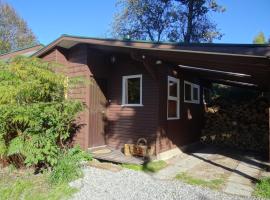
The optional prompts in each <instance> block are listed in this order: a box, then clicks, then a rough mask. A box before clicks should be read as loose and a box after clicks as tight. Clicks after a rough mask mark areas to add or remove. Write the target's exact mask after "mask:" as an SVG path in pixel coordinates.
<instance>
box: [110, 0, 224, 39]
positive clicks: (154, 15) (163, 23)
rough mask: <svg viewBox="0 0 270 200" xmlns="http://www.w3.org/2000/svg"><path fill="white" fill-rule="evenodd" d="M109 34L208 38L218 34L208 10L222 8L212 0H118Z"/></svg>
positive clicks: (221, 10)
mask: <svg viewBox="0 0 270 200" xmlns="http://www.w3.org/2000/svg"><path fill="white" fill-rule="evenodd" d="M117 5H118V6H120V11H119V12H118V13H117V15H116V17H115V19H114V23H113V35H114V36H115V37H117V38H121V37H122V38H123V37H125V36H129V37H130V38H132V39H137V40H151V41H156V42H160V41H164V40H170V41H174V42H175V41H180V42H187V43H190V42H212V41H213V39H220V38H221V37H222V34H221V33H220V32H219V31H218V29H217V25H216V24H215V23H214V22H212V20H210V17H209V12H210V11H213V12H224V11H225V9H224V7H222V6H220V5H218V4H217V3H216V1H215V0H119V1H118V4H117Z"/></svg>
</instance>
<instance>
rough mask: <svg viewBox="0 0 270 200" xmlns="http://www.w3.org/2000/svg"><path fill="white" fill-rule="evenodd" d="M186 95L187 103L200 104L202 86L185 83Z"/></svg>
mask: <svg viewBox="0 0 270 200" xmlns="http://www.w3.org/2000/svg"><path fill="white" fill-rule="evenodd" d="M184 94H185V99H184V101H185V102H186V103H197V104H199V103H200V86H199V85H197V84H194V83H190V82H188V81H184Z"/></svg>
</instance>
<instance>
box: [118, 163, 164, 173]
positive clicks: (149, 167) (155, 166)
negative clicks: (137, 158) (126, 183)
mask: <svg viewBox="0 0 270 200" xmlns="http://www.w3.org/2000/svg"><path fill="white" fill-rule="evenodd" d="M166 166H167V163H166V162H165V161H163V160H159V161H153V162H148V163H145V164H144V165H136V164H122V167H124V168H128V169H132V170H135V171H145V172H154V173H155V172H158V171H159V170H161V169H163V168H165V167H166Z"/></svg>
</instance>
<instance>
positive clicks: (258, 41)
mask: <svg viewBox="0 0 270 200" xmlns="http://www.w3.org/2000/svg"><path fill="white" fill-rule="evenodd" d="M266 43H267V42H266V39H265V36H264V33H263V32H260V33H259V34H258V35H256V36H255V37H254V39H253V44H266Z"/></svg>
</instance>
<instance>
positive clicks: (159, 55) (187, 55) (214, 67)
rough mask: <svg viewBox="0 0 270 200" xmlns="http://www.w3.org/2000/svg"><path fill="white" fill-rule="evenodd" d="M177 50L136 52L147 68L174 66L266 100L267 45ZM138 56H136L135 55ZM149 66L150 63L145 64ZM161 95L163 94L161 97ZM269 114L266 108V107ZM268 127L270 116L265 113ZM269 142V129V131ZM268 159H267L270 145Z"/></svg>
mask: <svg viewBox="0 0 270 200" xmlns="http://www.w3.org/2000/svg"><path fill="white" fill-rule="evenodd" d="M179 48H181V50H180V49H177V50H175V49H170V50H168V49H167V50H166V51H162V50H160V49H159V50H156V49H154V50H140V51H137V54H139V55H141V56H142V57H144V58H145V60H147V58H148V61H145V62H146V63H147V64H148V65H151V62H152V65H154V62H155V63H157V62H160V61H162V63H166V64H169V65H171V66H173V67H175V66H178V67H179V68H181V70H184V71H187V72H190V73H192V74H194V75H196V76H198V77H201V78H202V79H204V80H205V81H206V82H209V83H220V84H224V85H229V86H236V87H243V88H250V89H254V90H257V91H260V92H262V94H263V95H264V96H265V97H267V98H268V100H269V101H270V46H267V45H225V44H223V45H217V46H216V45H211V44H210V45H203V44H202V45H199V46H198V45H197V46H193V47H192V45H191V46H182V47H179ZM138 57H139V56H138ZM149 63H150V64H149ZM164 95H165V94H164ZM268 110H269V112H268V113H270V107H269V108H268ZM268 118H269V119H268V121H269V127H270V114H268ZM268 138H269V141H270V128H269V137H268ZM269 141H268V155H269V156H268V157H269V159H270V145H269V144H270V142H269Z"/></svg>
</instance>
